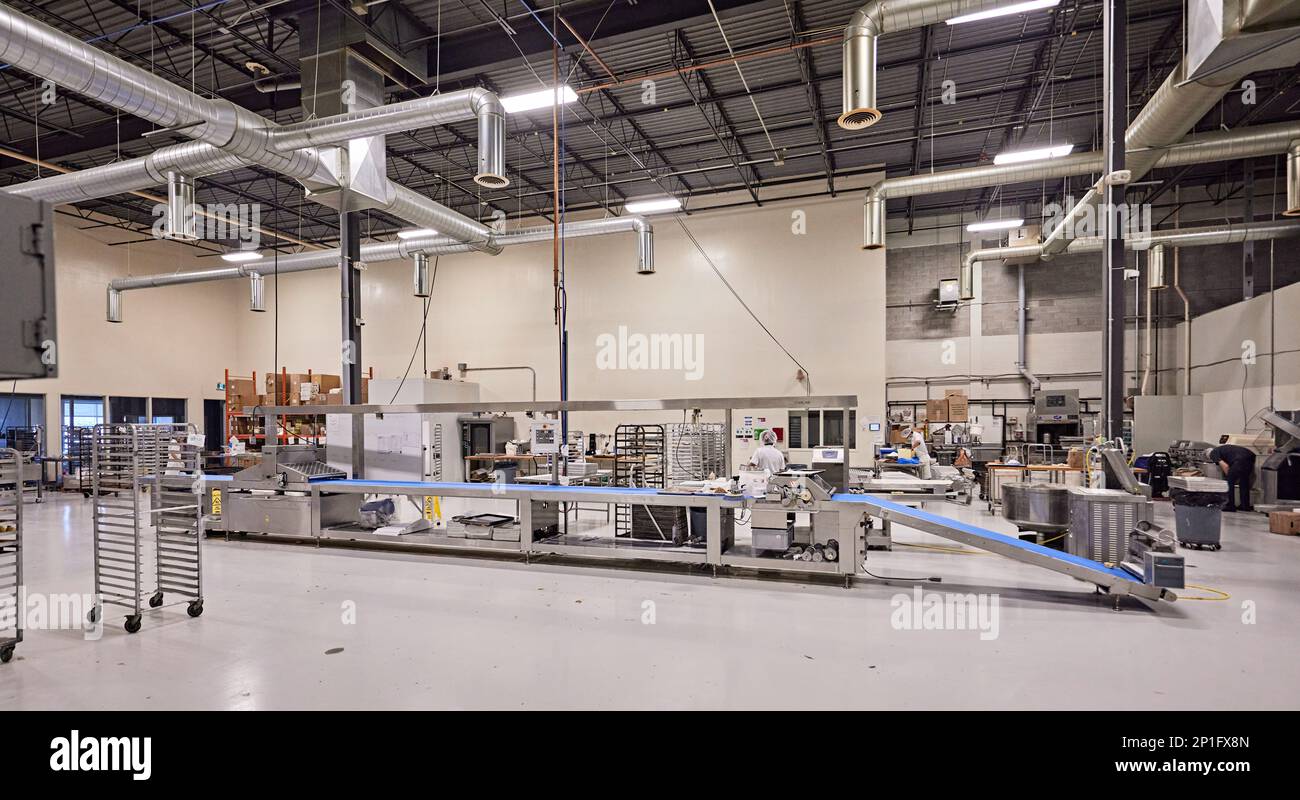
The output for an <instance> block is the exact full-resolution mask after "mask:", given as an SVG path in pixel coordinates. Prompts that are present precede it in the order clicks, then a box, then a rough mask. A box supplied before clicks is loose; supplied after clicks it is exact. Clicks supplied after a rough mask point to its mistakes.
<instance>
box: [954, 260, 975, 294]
mask: <svg viewBox="0 0 1300 800" xmlns="http://www.w3.org/2000/svg"><path fill="white" fill-rule="evenodd" d="M957 299H958V300H974V299H975V262H973V261H968V260H966V259H962V262H961V270H960V271H959V272H958V273H957Z"/></svg>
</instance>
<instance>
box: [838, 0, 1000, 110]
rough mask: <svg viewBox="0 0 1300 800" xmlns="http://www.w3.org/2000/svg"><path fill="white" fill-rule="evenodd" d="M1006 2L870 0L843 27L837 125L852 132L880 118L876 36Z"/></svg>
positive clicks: (992, 0) (998, 0)
mask: <svg viewBox="0 0 1300 800" xmlns="http://www.w3.org/2000/svg"><path fill="white" fill-rule="evenodd" d="M999 5H1008V2H1007V0H871V2H869V3H867V4H866V5H865V6H863V7H862V8H859V9H858V10H857V11H856V12H854V14H853V16H852V17H851V18H850V19H849V24H848V27H846V28H845V29H844V45H843V51H842V56H843V68H844V97H843V103H842V109H841V113H840V116H839V120H838V121H839V126H840V127H841V128H844V129H845V130H850V131H856V130H862V129H863V128H866V127H869V126H871V125H874V124H876V123H877V122H879V121H880V118H881V116H882V114H881V111H880V107H879V105H878V104H877V102H876V37H878V36H880V35H881V34H883V33H893V32H895V31H903V30H909V29H912V28H920V27H922V26H924V25H930V24H932V23H935V22H942V21H944V20H946V19H952V18H953V17H958V16H961V15H962V14H968V13H971V12H974V11H981V10H983V9H986V8H995V7H997V6H999Z"/></svg>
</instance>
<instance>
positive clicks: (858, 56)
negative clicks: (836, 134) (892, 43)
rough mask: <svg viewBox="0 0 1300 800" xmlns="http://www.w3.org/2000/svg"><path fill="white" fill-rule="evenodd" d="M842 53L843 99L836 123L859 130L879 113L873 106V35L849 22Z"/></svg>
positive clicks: (874, 104)
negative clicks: (841, 109)
mask: <svg viewBox="0 0 1300 800" xmlns="http://www.w3.org/2000/svg"><path fill="white" fill-rule="evenodd" d="M855 21H856V17H855ZM843 53H844V100H843V111H842V113H841V114H840V116H839V120H838V122H839V126H840V127H841V128H843V129H845V130H847V131H859V130H862V129H863V128H869V127H871V126H872V125H875V124H876V123H877V122H879V121H880V118H881V117H882V116H883V114H881V112H880V109H879V108H877V107H876V35H875V34H873V33H867V32H865V31H864V30H862V29H861V28H857V27H855V26H854V25H853V24H850V25H849V27H848V28H847V29H846V30H845V32H844V50H843Z"/></svg>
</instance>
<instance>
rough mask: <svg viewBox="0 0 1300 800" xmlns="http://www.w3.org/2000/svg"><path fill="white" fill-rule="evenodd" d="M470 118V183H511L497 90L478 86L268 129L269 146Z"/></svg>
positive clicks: (341, 139)
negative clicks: (473, 136)
mask: <svg viewBox="0 0 1300 800" xmlns="http://www.w3.org/2000/svg"><path fill="white" fill-rule="evenodd" d="M474 118H477V119H478V135H479V139H478V172H477V174H475V176H474V182H475V183H478V184H479V185H481V186H486V187H488V188H492V189H500V188H503V187H505V186H508V185H510V181H509V180H508V179H507V178H506V174H505V111H504V109H503V108H502V107H501V101H500V100H499V99H498V98H497V96H496V94H494V93H493V92H490V91H488V90H487V89H481V88H475V89H465V90H463V91H459V92H453V93H451V94H437V95H432V96H430V97H420V98H417V99H415V100H407V101H405V102H401V103H393V104H391V105H386V106H376V107H375V108H367V109H364V110H361V111H350V112H348V113H345V114H338V115H336V116H333V117H324V118H321V119H312V120H307V121H305V122H298V123H294V124H292V125H283V126H281V127H279V128H277V129H275V130H274V131H273V132H272V133H271V146H272V147H274V148H275V149H276V150H278V151H280V152H290V151H293V150H299V149H301V148H304V147H313V146H316V147H319V146H323V145H340V144H344V143H346V142H349V141H351V140H353V139H362V138H366V137H370V136H382V135H385V134H389V133H397V132H399V131H405V130H415V129H419V128H427V127H430V126H433V125H448V124H451V123H453V122H460V121H463V120H466V119H474Z"/></svg>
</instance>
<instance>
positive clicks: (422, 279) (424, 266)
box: [411, 253, 433, 297]
mask: <svg viewBox="0 0 1300 800" xmlns="http://www.w3.org/2000/svg"><path fill="white" fill-rule="evenodd" d="M411 266H412V268H413V269H414V272H415V275H414V278H415V280H414V283H415V296H416V297H428V296H429V295H431V294H433V281H432V278H431V277H430V273H429V257H428V256H427V255H425V254H424V253H415V254H414V255H412V256H411Z"/></svg>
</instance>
